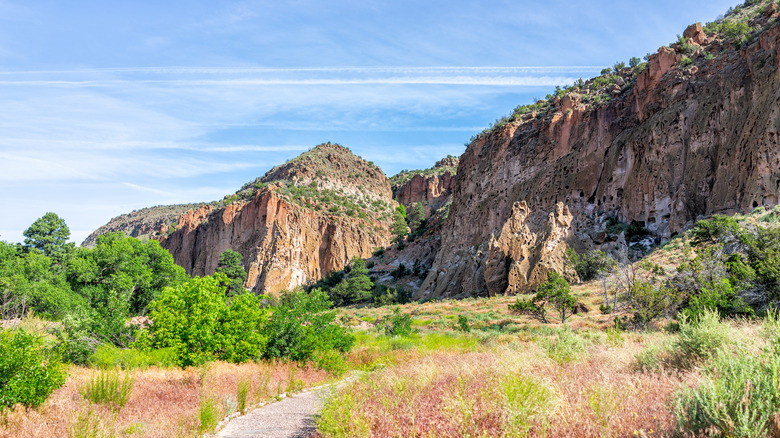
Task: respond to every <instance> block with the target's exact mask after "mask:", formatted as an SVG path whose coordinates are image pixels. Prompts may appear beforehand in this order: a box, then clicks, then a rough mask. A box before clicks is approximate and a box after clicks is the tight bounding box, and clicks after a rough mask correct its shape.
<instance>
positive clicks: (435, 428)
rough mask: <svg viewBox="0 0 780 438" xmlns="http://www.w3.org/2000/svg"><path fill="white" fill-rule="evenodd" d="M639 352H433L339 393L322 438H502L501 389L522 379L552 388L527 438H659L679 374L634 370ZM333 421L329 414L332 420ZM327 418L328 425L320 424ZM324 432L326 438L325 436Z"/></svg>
mask: <svg viewBox="0 0 780 438" xmlns="http://www.w3.org/2000/svg"><path fill="white" fill-rule="evenodd" d="M640 349H641V345H640V344H638V343H633V342H628V343H627V345H625V346H623V347H619V348H618V347H608V346H606V345H595V346H591V347H590V349H589V353H588V355H587V357H586V358H584V359H582V360H580V361H578V362H574V363H571V364H567V365H558V364H556V363H554V362H552V361H551V360H549V359H547V358H546V357H545V355H544V353H542V352H541V351H540V350H539V348H538V347H537V346H536V344H534V343H532V342H528V343H523V344H521V346H520V347H515V348H512V349H508V348H506V347H501V348H495V349H493V350H491V351H487V352H471V353H460V354H457V353H433V354H431V355H428V356H424V357H420V358H419V359H416V360H411V361H408V362H404V363H401V364H398V365H396V366H394V367H392V368H387V369H384V370H381V371H377V372H375V373H372V374H370V375H368V376H367V377H366V378H363V379H361V380H360V381H358V382H356V383H354V384H352V385H350V386H348V387H346V388H343V389H342V390H340V392H338V393H336V394H335V395H334V398H333V401H332V402H331V403H330V404H329V405H328V408H326V411H329V412H326V413H325V414H323V421H325V422H329V424H330V425H331V426H333V425H338V427H335V428H334V427H330V428H329V427H327V426H324V427H323V423H321V427H323V428H322V430H323V435H325V436H353V435H361V436H364V435H367V436H374V437H385V436H438V437H456V436H505V435H506V434H508V433H509V432H510V429H511V427H512V424H510V419H511V418H512V409H513V408H512V407H511V406H510V405H509V403H508V401H507V400H508V399H507V396H506V393H505V392H504V390H503V388H504V386H503V384H502V382H504V381H505V380H506V378H507V377H508V376H511V375H520V376H528V377H530V378H531V379H532V380H533V381H535V382H539V384H540V385H544V386H545V387H547V388H550V389H551V393H552V394H554V395H553V396H552V397H549V404H545V403H542V405H541V406H543V407H544V410H545V412H546V414H545V415H541V416H538V417H536V418H534V419H532V421H531V422H530V425H529V426H530V428H529V429H528V434H529V435H530V436H550V437H568V436H578V437H579V436H584V437H604V436H634V435H641V436H664V435H668V434H670V433H671V431H672V430H673V427H674V415H673V413H672V412H671V411H670V409H669V399H670V396H671V395H672V394H673V393H674V391H675V390H676V389H677V388H679V387H680V385H681V384H682V379H681V377H680V376H677V375H668V374H650V373H637V372H634V371H633V370H632V366H631V363H632V360H633V355H634V354H635V353H636V352H638V351H639V350H640ZM330 414H332V415H330ZM328 415H330V416H328ZM329 431H330V432H332V433H328V432H329Z"/></svg>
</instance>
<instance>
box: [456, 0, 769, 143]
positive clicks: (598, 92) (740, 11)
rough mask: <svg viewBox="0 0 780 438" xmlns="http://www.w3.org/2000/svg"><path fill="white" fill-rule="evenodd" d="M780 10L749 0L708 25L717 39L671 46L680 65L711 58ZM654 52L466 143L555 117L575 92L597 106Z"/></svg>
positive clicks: (751, 36)
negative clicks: (522, 124) (494, 132)
mask: <svg viewBox="0 0 780 438" xmlns="http://www.w3.org/2000/svg"><path fill="white" fill-rule="evenodd" d="M777 10H778V7H777V2H776V1H775V0H747V1H745V2H744V3H743V4H741V5H738V6H736V7H734V8H729V10H728V11H727V13H726V14H725V16H721V17H719V18H718V19H717V20H715V21H713V22H710V23H707V24H706V25H705V26H704V31H705V33H706V34H707V35H708V36H709V37H711V38H713V39H714V40H713V41H711V42H706V43H705V44H703V45H702V46H699V45H698V44H691V43H690V42H689V41H688V39H687V38H683V37H681V36H679V35H678V39H677V41H676V42H674V43H672V44H670V47H671V48H672V49H674V50H675V52H677V53H679V54H681V60H680V65H679V67H680V68H682V69H685V68H688V67H691V66H693V65H695V64H697V63H704V62H709V61H711V60H712V59H714V58H715V57H717V56H721V54H726V53H728V52H730V51H733V50H739V49H740V48H741V47H742V46H744V45H746V44H750V43H751V42H753V41H754V40H755V38H756V36H757V35H758V34H759V33H761V32H762V31H764V30H766V29H767V28H768V27H769V26H771V25H773V24H774V23H775V21H776V20H777V18H772V17H769V16H767V14H768V13H769V12H772V11H777ZM661 49H663V47H662V48H661ZM661 49H659V50H661ZM653 55H654V54H653V53H648V54H647V55H645V56H644V62H642V61H641V60H640V59H639V58H637V57H632V58H631V59H630V60H629V66H628V67H626V63H625V62H622V61H618V62H616V63H615V65H614V66H612V67H607V68H605V69H603V70H602V71H601V75H599V76H596V77H594V78H591V79H588V80H583V79H582V78H580V79H579V80H577V81H575V82H574V83H573V84H571V85H566V86H556V87H555V91H554V92H553V93H551V94H548V95H547V96H546V98H545V99H543V100H537V101H536V102H535V103H532V104H523V105H519V106H517V107H516V108H515V109H514V111H513V112H512V114H510V115H509V116H504V117H501V118H499V119H497V120H496V121H495V122H493V123H492V124H491V125H490V126H488V127H487V128H485V129H484V130H483V131H482V132H480V133H478V134H476V135H474V136H472V137H471V138H470V139H469V141H468V142H467V143H466V146H468V145H469V144H471V143H473V142H474V141H477V140H480V139H482V138H484V137H485V136H487V135H489V134H490V133H492V132H493V131H495V130H497V129H500V128H502V127H503V126H506V125H507V124H509V123H514V124H520V123H524V122H527V121H530V120H533V119H537V118H542V119H549V118H551V117H552V116H553V114H555V113H560V111H561V110H560V102H561V99H562V98H563V97H564V96H566V95H568V94H572V93H575V94H576V97H577V101H578V103H579V104H581V105H585V107H586V108H596V107H598V106H600V105H601V104H604V103H607V102H609V101H610V100H612V99H614V98H616V97H619V96H620V95H622V94H624V93H625V92H626V91H628V90H630V89H631V88H632V87H633V85H634V83H635V81H636V77H637V76H638V75H639V74H640V73H641V72H642V71H644V70H645V69H646V68H647V61H648V60H649V58H650V57H651V56H653Z"/></svg>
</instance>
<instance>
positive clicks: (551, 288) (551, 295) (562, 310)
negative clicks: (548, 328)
mask: <svg viewBox="0 0 780 438" xmlns="http://www.w3.org/2000/svg"><path fill="white" fill-rule="evenodd" d="M548 304H549V305H552V306H553V307H554V308H555V310H557V311H558V314H559V315H560V317H561V323H564V322H566V318H568V317H569V316H571V313H572V312H573V311H574V308H575V306H576V305H577V300H576V299H575V298H574V297H573V296H572V295H571V287H569V283H568V282H567V281H566V279H565V278H563V277H562V276H561V275H560V274H558V273H557V272H549V273H547V281H545V282H544V283H542V284H541V285H539V288H538V289H537V291H536V295H534V296H533V298H531V300H530V301H521V300H520V299H519V298H518V299H517V302H516V303H515V304H510V305H509V309H510V310H512V311H513V312H517V313H520V314H526V315H529V316H531V317H532V318H535V319H538V320H539V321H541V322H544V323H547V322H548V321H547V313H546V310H545V306H546V305H548Z"/></svg>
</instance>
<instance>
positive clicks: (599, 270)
mask: <svg viewBox="0 0 780 438" xmlns="http://www.w3.org/2000/svg"><path fill="white" fill-rule="evenodd" d="M566 257H567V258H568V259H569V262H570V263H571V264H572V265H573V266H574V270H575V271H577V275H579V277H580V280H582V281H589V280H593V279H595V278H599V277H600V276H601V275H602V274H606V273H608V272H610V271H611V270H612V269H614V268H615V267H616V266H617V262H616V261H615V259H613V258H612V257H610V256H608V255H607V254H606V253H605V252H604V251H601V250H591V251H588V252H586V253H584V254H577V253H576V252H575V251H574V250H572V249H567V250H566Z"/></svg>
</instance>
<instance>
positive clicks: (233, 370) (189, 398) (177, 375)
mask: <svg viewBox="0 0 780 438" xmlns="http://www.w3.org/2000/svg"><path fill="white" fill-rule="evenodd" d="M97 372H98V371H97V370H92V369H87V368H80V367H73V368H72V373H71V376H70V378H69V379H68V382H67V383H66V384H65V386H63V387H62V388H60V389H59V390H57V391H56V392H55V393H54V394H52V396H51V397H50V398H49V399H48V400H47V401H46V403H44V404H43V405H42V406H40V407H39V408H38V409H26V408H24V407H22V406H17V407H16V409H14V410H12V411H9V412H6V413H5V414H4V417H3V421H2V422H0V437H36V438H46V437H57V438H61V437H68V436H70V437H80V436H96V437H101V436H138V437H141V436H143V437H189V436H196V435H197V434H198V433H197V431H198V428H199V426H200V425H199V419H198V408H199V406H200V401H201V397H202V396H205V397H211V398H213V399H214V400H216V401H217V408H218V415H219V416H220V417H222V416H224V415H228V414H230V413H231V411H232V410H234V409H236V406H237V403H236V399H237V389H238V382H239V381H241V380H242V379H246V380H249V381H250V382H251V389H250V391H249V394H248V400H249V404H250V405H251V404H256V403H259V402H262V401H265V400H267V399H269V398H272V397H275V396H276V395H277V394H279V393H281V392H285V391H287V390H288V389H301V388H302V387H309V386H315V385H318V384H321V383H323V382H324V381H326V380H328V379H329V378H330V376H329V375H328V374H327V373H326V372H325V371H322V370H319V369H315V368H312V367H299V366H298V365H297V364H295V363H281V362H277V363H268V364H266V363H261V364H242V365H234V364H228V363H224V362H214V363H211V364H208V365H207V366H206V367H201V368H187V369H159V368H154V367H153V368H149V369H147V370H143V371H141V370H136V371H132V372H131V374H132V376H133V377H134V378H135V386H134V387H133V391H132V394H131V395H130V399H129V401H128V403H127V405H125V406H124V408H122V409H121V410H120V411H119V412H118V413H117V414H113V413H111V410H110V408H107V407H104V406H99V405H94V404H92V403H90V402H89V401H86V400H84V399H83V397H82V396H81V395H80V390H81V388H82V387H83V386H84V384H85V383H86V381H87V380H88V379H89V378H90V377H91V376H92V375H93V374H94V373H97ZM291 379H292V380H293V382H290V380H291Z"/></svg>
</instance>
